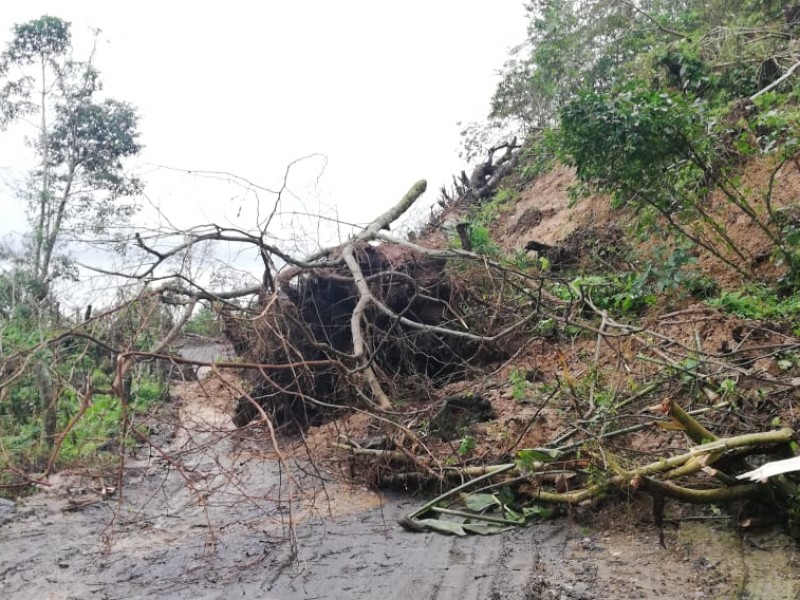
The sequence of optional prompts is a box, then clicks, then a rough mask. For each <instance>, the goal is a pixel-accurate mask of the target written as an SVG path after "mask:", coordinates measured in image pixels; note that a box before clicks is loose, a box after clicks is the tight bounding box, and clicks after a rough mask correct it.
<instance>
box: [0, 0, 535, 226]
mask: <svg viewBox="0 0 800 600" xmlns="http://www.w3.org/2000/svg"><path fill="white" fill-rule="evenodd" d="M43 14H49V15H53V16H57V17H61V18H63V19H65V20H68V21H70V22H71V23H72V31H73V37H74V40H75V45H76V49H77V53H76V57H78V58H80V57H81V51H84V52H85V51H86V49H87V44H88V40H89V39H90V36H89V34H88V31H89V28H90V27H97V28H100V29H101V30H102V33H101V36H100V43H99V44H98V58H97V65H98V67H99V68H100V70H101V74H102V78H103V81H104V82H105V93H106V94H107V95H108V96H110V97H114V98H117V99H120V100H126V101H128V102H131V103H132V104H134V105H135V106H136V107H138V110H139V114H140V115H141V124H140V129H141V132H142V142H143V143H144V145H145V150H144V151H143V153H142V157H141V162H140V164H139V165H137V169H139V170H140V172H141V173H143V175H144V176H145V181H146V182H147V186H148V187H147V195H148V197H149V198H150V199H151V200H152V201H153V202H154V203H156V204H158V205H159V206H160V207H161V208H162V210H164V212H165V213H166V214H168V215H169V216H170V218H172V219H174V220H175V221H176V224H178V225H180V226H189V225H192V224H196V223H199V222H208V221H210V220H215V221H223V220H231V221H234V220H235V219H236V215H237V213H238V214H240V217H241V216H242V213H240V209H241V208H242V205H243V204H248V203H249V204H252V203H254V202H255V199H254V198H253V197H248V196H247V195H246V194H242V190H240V189H238V188H235V187H233V186H230V185H224V184H221V183H219V182H215V181H212V180H209V179H207V178H204V177H200V176H198V175H196V174H186V173H181V172H180V171H172V170H165V169H162V168H157V166H166V167H171V168H175V169H188V170H193V171H198V170H213V171H227V172H231V173H235V174H236V175H239V176H241V177H243V178H246V179H248V180H250V181H254V182H256V183H258V184H260V185H263V186H266V187H272V186H275V185H276V184H277V183H278V182H279V181H280V178H281V177H282V175H283V173H284V171H285V169H286V166H287V165H288V164H289V163H290V161H292V160H294V159H297V158H299V157H302V156H305V155H309V154H313V153H320V154H322V155H324V156H325V157H326V160H323V159H321V158H316V159H312V160H310V161H308V162H306V163H305V167H304V168H303V167H301V168H299V169H297V170H296V171H295V175H294V177H293V179H292V180H291V181H290V184H291V186H292V189H293V191H294V192H296V194H297V196H298V198H297V199H294V200H292V202H294V203H295V204H296V207H297V208H298V210H303V208H302V206H305V209H308V210H312V211H313V210H317V209H318V208H319V205H320V204H322V205H325V206H335V207H336V210H337V211H338V213H339V215H340V216H341V217H342V218H343V219H344V220H348V221H359V222H365V221H369V220H370V219H372V218H373V217H375V216H377V215H378V214H380V212H382V211H384V210H386V209H387V208H389V207H390V206H391V205H393V204H394V203H395V202H396V201H397V200H399V198H400V197H402V195H403V194H404V193H405V192H406V190H407V189H408V188H409V187H410V186H411V184H412V183H414V182H415V181H416V180H418V179H421V178H426V179H428V182H429V188H428V190H429V191H428V193H427V195H426V196H427V200H428V203H431V202H432V201H433V200H434V199H435V197H436V195H437V193H438V188H439V187H440V186H441V185H442V184H443V183H446V182H448V181H449V180H450V175H451V174H452V173H455V172H457V171H458V170H460V169H461V168H462V166H463V165H462V162H461V160H460V159H459V158H458V156H457V152H458V148H459V141H460V139H459V131H460V127H459V125H458V124H457V123H458V122H459V121H462V122H468V121H473V120H480V119H482V118H484V117H485V116H486V114H487V113H488V109H489V100H490V97H491V94H492V92H493V91H494V88H495V85H496V83H497V75H496V72H497V71H498V70H499V68H500V67H501V66H502V64H503V62H504V61H505V59H506V57H507V54H508V50H509V49H510V48H511V47H512V46H514V45H516V44H518V43H520V42H521V41H522V40H523V39H524V37H525V28H526V21H525V11H524V8H523V3H522V1H521V0H493V1H492V2H486V1H480V2H479V1H477V0H474V1H473V0H466V1H465V0H424V1H423V0H406V1H404V2H380V1H375V0H372V1H362V0H358V1H355V0H354V1H348V0H339V1H331V0H284V1H281V2H276V1H269V0H268V1H263V2H253V1H237V0H228V1H225V2H214V3H210V2H209V3H204V2H197V1H195V2H183V1H180V2H179V1H174V0H169V1H167V0H161V1H160V2H154V1H148V0H145V1H141V2H137V3H119V2H109V1H108V0H104V1H92V0H85V1H80V0H50V1H45V0H41V1H37V0H26V2H9V1H5V2H2V3H1V4H0V45H2V47H5V45H6V43H7V41H8V40H9V38H10V35H11V33H10V29H11V27H12V26H13V25H14V24H15V23H21V22H25V21H28V20H31V19H34V18H38V17H39V16H41V15H43ZM0 136H3V137H5V139H4V140H3V141H2V142H0V175H1V176H2V179H3V180H5V181H9V180H13V179H14V178H15V177H20V176H21V175H22V174H23V173H24V169H25V168H26V167H27V166H28V165H26V164H25V161H21V160H20V157H24V156H25V152H24V150H22V149H21V148H20V146H19V139H18V137H15V136H13V135H12V132H7V133H5V134H4V133H2V132H0ZM323 166H324V173H323V174H322V177H321V178H320V179H319V180H318V181H317V179H316V176H317V175H319V174H320V172H321V170H322V168H323ZM0 194H2V195H0V206H2V215H3V216H2V221H1V222H0V230H1V231H2V233H6V232H8V231H9V230H11V229H15V230H20V229H21V228H22V223H21V220H20V212H19V208H18V202H17V201H16V200H14V198H13V196H12V195H11V194H10V193H9V191H8V190H7V189H5V190H0ZM265 200H269V198H264V197H262V198H261V201H262V202H264V201H265ZM283 208H284V209H285V210H288V209H290V208H294V206H288V205H287V204H285V205H284V207H283ZM243 214H244V215H247V214H248V211H244V213H243ZM284 233H285V232H284Z"/></svg>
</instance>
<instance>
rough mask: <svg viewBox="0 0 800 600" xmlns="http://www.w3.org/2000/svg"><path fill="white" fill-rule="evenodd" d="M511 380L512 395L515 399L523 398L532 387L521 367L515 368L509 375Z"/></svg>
mask: <svg viewBox="0 0 800 600" xmlns="http://www.w3.org/2000/svg"><path fill="white" fill-rule="evenodd" d="M509 380H510V382H511V397H512V398H514V400H522V399H524V398H525V394H526V392H527V391H528V388H529V387H530V385H531V384H530V382H529V381H528V379H527V378H526V377H525V374H524V373H523V372H522V371H520V370H519V369H513V370H512V371H511V375H510V376H509Z"/></svg>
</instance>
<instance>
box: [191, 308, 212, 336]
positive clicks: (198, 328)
mask: <svg viewBox="0 0 800 600" xmlns="http://www.w3.org/2000/svg"><path fill="white" fill-rule="evenodd" d="M185 331H186V333H191V334H193V335H202V336H205V337H217V336H219V334H220V324H219V322H218V320H217V315H216V313H215V312H214V311H213V310H212V309H211V308H209V307H208V306H203V307H202V308H201V309H200V310H199V311H197V313H195V314H194V315H192V318H191V319H189V321H188V322H187V323H186V328H185Z"/></svg>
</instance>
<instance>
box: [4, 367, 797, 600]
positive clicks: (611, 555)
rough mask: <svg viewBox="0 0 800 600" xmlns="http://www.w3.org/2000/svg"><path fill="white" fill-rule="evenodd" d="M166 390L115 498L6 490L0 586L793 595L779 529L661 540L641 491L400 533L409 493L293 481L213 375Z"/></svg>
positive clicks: (108, 591) (98, 593)
mask: <svg viewBox="0 0 800 600" xmlns="http://www.w3.org/2000/svg"><path fill="white" fill-rule="evenodd" d="M201 385H202V386H204V387H205V391H204V392H203V390H201V389H200V386H201ZM174 395H175V399H174V410H175V412H174V414H173V415H172V416H171V417H170V418H168V419H167V418H165V420H164V422H163V423H159V422H153V423H151V426H150V431H151V438H152V439H153V440H157V441H158V442H159V443H158V444H155V445H156V448H153V447H150V446H143V447H141V448H139V449H138V450H137V452H136V453H135V456H133V457H130V458H129V459H128V461H127V464H126V467H125V485H124V488H123V491H122V497H121V498H120V496H119V494H118V490H115V489H112V488H113V487H115V481H114V480H113V479H109V478H108V477H107V476H106V477H105V478H102V477H99V476H97V477H91V476H87V474H85V473H84V474H82V475H81V476H78V475H75V474H60V475H58V476H56V477H54V478H53V479H52V481H51V483H52V485H51V486H50V487H49V488H47V489H44V490H43V491H42V492H41V493H38V494H36V495H34V496H32V497H28V498H26V499H24V500H21V501H19V502H17V504H16V505H15V506H11V505H10V504H2V505H0V598H3V599H5V598H8V599H20V600H26V599H30V600H42V599H59V600H62V599H68V598H74V599H91V598H98V599H134V598H176V599H184V598H185V599H189V598H191V599H212V598H220V599H221V598H226V599H227V598H260V599H263V598H272V599H279V600H294V599H313V598H326V599H327V598H331V599H337V598H347V599H353V600H362V599H363V600H367V599H370V600H372V599H376V598H381V599H386V600H391V599H398V600H399V599H407V598H413V599H414V600H434V599H437V600H449V599H453V600H456V599H458V600H479V599H481V600H485V599H496V600H501V599H510V600H515V599H516V600H522V599H526V600H533V599H547V600H561V599H565V600H566V599H590V598H675V599H681V600H685V599H686V598H734V597H739V598H769V599H782V598H786V599H789V598H798V597H800V574H799V573H800V569H798V568H797V567H798V565H800V555H798V552H797V550H796V548H795V546H794V545H792V543H791V542H790V541H789V540H787V539H786V538H784V537H783V536H781V535H779V534H775V533H772V534H767V535H766V537H764V536H761V537H758V538H752V539H751V538H742V537H739V536H738V535H736V534H734V533H733V532H732V531H731V530H730V529H729V528H728V526H727V525H725V522H724V521H711V522H705V523H697V524H690V523H683V524H681V525H680V527H678V528H672V529H670V530H669V531H668V534H667V548H666V549H663V548H661V547H660V546H659V545H658V542H657V536H656V534H655V532H654V531H653V530H652V526H651V525H649V524H646V523H641V522H639V519H640V517H641V515H642V514H646V511H641V510H640V509H639V507H637V506H635V505H629V506H627V507H625V508H623V509H621V510H620V511H619V514H618V515H616V516H613V515H612V516H611V517H609V515H608V512H606V513H605V514H604V515H602V519H601V520H602V525H599V523H600V521H599V520H595V515H594V514H593V513H591V512H581V513H575V514H573V515H572V516H571V517H567V518H563V519H560V520H557V521H554V522H549V523H544V524H541V525H537V526H533V527H530V528H527V529H522V530H519V531H514V532H510V533H506V534H503V535H499V536H492V537H477V536H475V537H469V538H453V537H446V536H442V535H437V534H433V533H424V534H415V533H409V532H406V531H404V530H402V529H401V528H399V527H398V526H397V525H396V522H397V519H398V518H399V517H400V516H402V515H404V514H406V513H407V512H410V511H411V510H413V508H415V507H416V506H418V504H419V500H413V499H409V498H400V497H393V496H378V495H376V494H374V493H372V492H369V491H366V490H361V489H356V488H352V487H350V486H348V485H347V484H344V483H337V482H335V481H332V480H328V481H325V480H324V479H320V478H318V477H317V476H316V474H315V473H314V471H313V469H312V468H311V467H310V466H309V465H308V464H304V463H303V461H302V460H301V459H291V460H290V463H291V471H292V479H291V481H290V479H289V478H288V477H287V471H286V469H282V468H280V466H279V463H278V461H277V460H276V457H275V455H274V453H270V452H267V451H264V450H259V448H258V447H257V446H254V445H253V444H251V443H248V442H246V441H242V440H241V439H239V438H237V437H236V436H234V435H231V426H230V416H229V415H230V408H231V402H232V399H231V398H230V397H227V396H225V394H224V393H223V392H222V388H221V387H215V384H214V382H213V381H211V382H206V383H203V384H200V383H198V382H194V383H185V384H180V385H178V386H177V387H176V390H175V394H174ZM173 419H174V421H173ZM174 422H178V423H180V426H179V427H176V426H174V425H173V423H174ZM290 495H291V496H292V497H293V498H294V502H293V504H292V506H291V508H290V505H289V503H288V498H289V497H290ZM290 517H291V521H292V522H294V523H295V524H296V525H295V527H294V528H289V526H288V523H289V522H290ZM715 523H716V525H715Z"/></svg>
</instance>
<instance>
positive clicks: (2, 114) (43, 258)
mask: <svg viewBox="0 0 800 600" xmlns="http://www.w3.org/2000/svg"><path fill="white" fill-rule="evenodd" d="M12 33H13V36H12V39H11V40H10V41H9V42H8V44H7V46H6V49H5V51H4V52H3V53H2V55H0V75H1V76H2V78H1V79H0V85H1V86H2V87H0V124H2V125H3V126H6V125H8V124H9V123H12V122H15V121H19V120H20V119H23V118H26V121H28V122H30V123H35V125H34V126H35V128H36V130H37V134H36V135H35V136H34V137H32V138H31V140H30V143H31V145H32V146H33V147H34V149H35V151H36V153H37V156H38V161H37V162H38V164H37V166H36V167H35V168H33V169H32V171H31V186H30V189H29V190H28V193H27V195H26V198H25V200H26V201H27V204H28V208H29V217H30V220H31V226H32V235H31V253H30V267H31V271H32V274H33V279H34V281H35V282H36V283H37V286H38V292H37V295H39V296H40V297H45V296H46V295H47V294H48V292H49V290H50V284H51V283H52V281H53V280H54V279H55V278H57V277H58V276H59V275H60V273H59V269H58V264H59V261H58V260H57V258H58V257H59V253H58V251H59V249H60V245H61V244H62V243H63V242H64V241H66V240H67V239H68V238H69V235H74V234H78V233H85V232H91V233H95V234H97V233H101V232H103V231H106V230H107V229H108V227H109V225H110V224H112V223H113V224H116V225H119V224H120V223H123V222H125V221H126V220H127V219H128V218H129V217H130V216H131V215H132V214H133V212H134V211H135V203H134V202H132V201H131V198H133V197H134V196H135V195H136V194H137V193H138V192H139V191H140V190H141V183H140V181H139V180H138V179H136V178H135V177H132V176H130V175H128V174H127V173H126V171H125V168H124V165H123V161H124V159H125V158H128V157H131V156H134V155H136V154H137V153H138V152H139V151H140V149H141V146H140V144H139V143H138V130H137V127H138V119H137V115H136V111H135V110H134V108H133V107H132V106H130V105H129V104H127V103H125V102H120V101H117V100H112V99H107V98H106V99H100V98H98V95H99V92H100V91H101V89H102V85H101V82H100V78H99V73H98V72H97V70H96V69H95V68H94V66H93V53H92V55H91V56H90V57H89V59H88V60H86V61H76V60H73V58H72V53H73V50H72V36H71V33H70V24H69V23H68V22H66V21H63V20H62V19H59V18H57V17H51V16H43V17H41V18H39V19H36V20H33V21H30V22H28V23H23V24H21V25H16V26H15V27H14V28H13V30H12ZM30 117H38V118H34V119H31V118H30ZM62 256H63V255H62Z"/></svg>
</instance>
